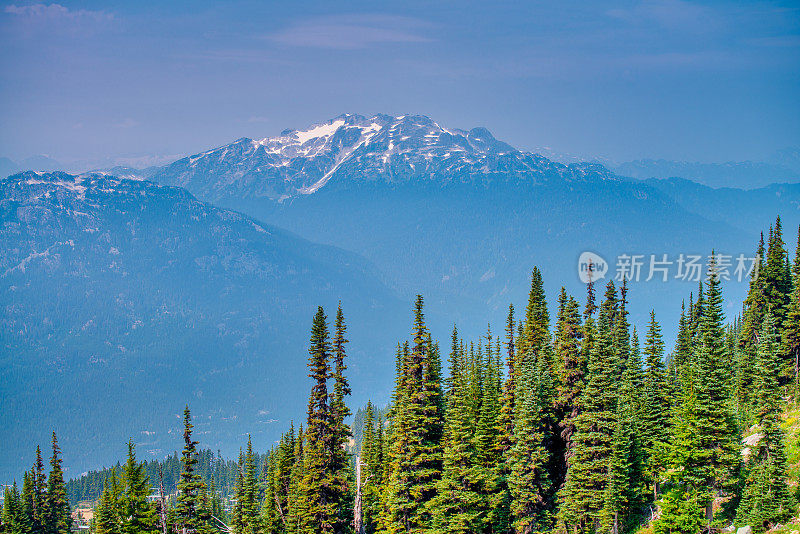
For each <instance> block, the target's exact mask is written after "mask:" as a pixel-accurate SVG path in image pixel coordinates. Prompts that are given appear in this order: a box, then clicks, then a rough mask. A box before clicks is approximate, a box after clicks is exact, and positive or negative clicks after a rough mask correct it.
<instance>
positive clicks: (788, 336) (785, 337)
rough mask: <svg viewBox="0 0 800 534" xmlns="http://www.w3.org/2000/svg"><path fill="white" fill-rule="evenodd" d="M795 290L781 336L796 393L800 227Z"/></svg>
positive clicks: (799, 368)
mask: <svg viewBox="0 0 800 534" xmlns="http://www.w3.org/2000/svg"><path fill="white" fill-rule="evenodd" d="M792 282H793V290H792V294H791V297H790V299H789V302H788V304H787V306H786V318H785V319H784V321H783V329H782V334H781V342H782V352H783V354H784V355H785V358H786V360H787V361H788V362H790V365H791V366H792V367H793V370H794V382H795V393H797V391H798V384H799V383H800V382H799V381H798V376H800V227H798V229H797V248H796V252H795V255H794V264H793V266H792Z"/></svg>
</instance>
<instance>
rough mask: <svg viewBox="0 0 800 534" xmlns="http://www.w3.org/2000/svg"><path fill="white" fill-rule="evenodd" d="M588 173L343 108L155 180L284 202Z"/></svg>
mask: <svg viewBox="0 0 800 534" xmlns="http://www.w3.org/2000/svg"><path fill="white" fill-rule="evenodd" d="M572 167H575V168H572ZM603 171H605V170H604V169H603ZM587 172H588V169H586V168H580V165H578V166H569V167H568V166H565V165H562V164H558V163H554V162H552V161H550V160H548V159H546V158H544V157H541V156H538V155H534V154H530V153H526V152H522V151H519V150H517V149H515V148H514V147H512V146H510V145H508V144H506V143H504V142H502V141H498V140H497V139H495V137H494V136H493V135H492V134H491V132H489V130H487V129H486V128H473V129H471V130H468V131H467V130H459V129H450V128H445V127H443V126H441V125H440V124H439V123H437V122H436V121H434V120H433V119H431V118H430V117H426V116H424V115H400V116H391V115H382V114H379V115H374V116H372V117H365V116H362V115H357V114H344V115H340V116H338V117H335V118H333V119H330V120H328V121H325V122H322V123H318V124H314V125H312V126H310V127H308V128H305V129H302V130H291V129H290V130H284V131H283V132H281V134H280V135H278V136H276V137H265V138H263V139H260V140H253V139H249V138H242V139H239V140H237V141H235V142H233V143H231V144H230V145H226V146H223V147H219V148H215V149H212V150H209V151H207V152H203V153H201V154H197V155H194V156H190V157H187V158H183V159H181V160H178V161H176V162H174V163H172V164H171V165H168V166H166V167H164V168H163V169H162V171H161V172H159V173H157V174H156V175H155V176H154V179H156V180H157V181H160V182H162V183H167V184H172V185H180V186H183V187H186V188H188V189H189V190H191V191H192V192H194V193H195V194H197V195H199V196H201V197H202V198H205V199H210V200H223V199H225V198H264V197H267V198H271V199H273V200H278V201H281V200H284V199H287V198H291V197H295V196H298V195H308V194H312V193H315V192H317V191H319V190H320V189H321V188H323V187H325V186H329V185H330V184H337V186H341V187H352V186H354V185H358V184H365V183H387V184H393V185H397V184H405V183H433V182H439V183H441V184H442V185H446V184H451V183H468V182H475V181H480V182H481V183H484V182H486V181H487V180H507V181H508V180H512V181H527V182H530V183H539V182H541V181H542V180H544V179H545V177H550V178H552V177H560V178H566V179H569V178H577V179H583V178H585V177H586V175H587ZM606 173H607V171H606ZM607 174H608V173H607Z"/></svg>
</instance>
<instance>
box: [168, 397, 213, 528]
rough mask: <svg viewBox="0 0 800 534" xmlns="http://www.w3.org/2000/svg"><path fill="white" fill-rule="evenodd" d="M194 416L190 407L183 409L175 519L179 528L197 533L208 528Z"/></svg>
mask: <svg viewBox="0 0 800 534" xmlns="http://www.w3.org/2000/svg"><path fill="white" fill-rule="evenodd" d="M192 428H194V425H192V416H191V413H190V412H189V407H188V406H186V407H185V408H184V410H183V443H184V445H183V452H182V453H181V473H180V478H179V480H178V504H177V507H176V510H175V516H176V517H175V519H176V521H177V524H178V528H179V529H180V530H181V531H184V532H185V533H186V534H196V533H198V532H202V531H203V530H205V529H206V528H207V520H208V517H207V516H206V514H205V510H204V507H203V502H202V497H203V494H204V493H205V485H204V484H203V481H202V479H201V477H200V475H199V474H198V472H197V442H196V441H193V440H192Z"/></svg>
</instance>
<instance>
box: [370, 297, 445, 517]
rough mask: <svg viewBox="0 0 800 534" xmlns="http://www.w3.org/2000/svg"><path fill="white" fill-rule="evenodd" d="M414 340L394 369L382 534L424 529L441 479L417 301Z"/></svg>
mask: <svg viewBox="0 0 800 534" xmlns="http://www.w3.org/2000/svg"><path fill="white" fill-rule="evenodd" d="M413 334H414V340H413V347H412V348H411V350H407V349H406V350H404V351H403V353H402V355H403V360H402V362H401V364H400V366H399V369H400V372H399V373H398V374H399V382H398V384H397V388H396V402H395V406H393V407H392V412H391V417H392V426H391V432H392V445H391V449H390V451H389V454H390V464H389V474H388V480H387V482H386V488H385V492H386V495H385V498H384V503H385V507H384V517H383V518H382V525H383V528H384V530H385V531H386V532H387V533H395V532H418V531H419V530H420V529H423V528H426V526H427V525H429V524H430V507H429V506H428V505H427V504H426V503H427V502H428V501H429V500H430V499H431V498H433V497H434V495H435V494H436V485H437V482H438V480H439V479H440V478H441V469H442V453H441V436H442V424H443V413H442V411H441V410H442V394H441V371H440V369H438V367H440V365H441V364H440V363H439V357H438V348H437V347H436V346H435V345H433V344H432V343H431V339H430V335H429V333H428V330H427V328H426V326H425V318H424V314H423V300H422V296H421V295H418V296H417V300H416V303H415V305H414V328H413Z"/></svg>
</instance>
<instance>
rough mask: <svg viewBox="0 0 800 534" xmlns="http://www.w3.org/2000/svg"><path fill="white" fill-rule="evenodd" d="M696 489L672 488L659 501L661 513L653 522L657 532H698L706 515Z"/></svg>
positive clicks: (687, 533)
mask: <svg viewBox="0 0 800 534" xmlns="http://www.w3.org/2000/svg"><path fill="white" fill-rule="evenodd" d="M700 500H701V499H700V498H699V496H698V495H697V493H696V492H695V491H694V490H686V489H683V488H682V487H674V488H671V489H670V490H669V491H667V492H666V493H665V494H664V497H663V498H662V499H661V500H660V501H659V503H658V504H659V508H660V509H661V515H660V517H659V518H658V520H657V521H656V522H655V523H654V524H653V532H654V533H655V534H697V533H698V532H700V529H701V527H702V526H703V520H704V519H705V516H704V514H703V507H702V505H701V504H700V503H699V501H700Z"/></svg>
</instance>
